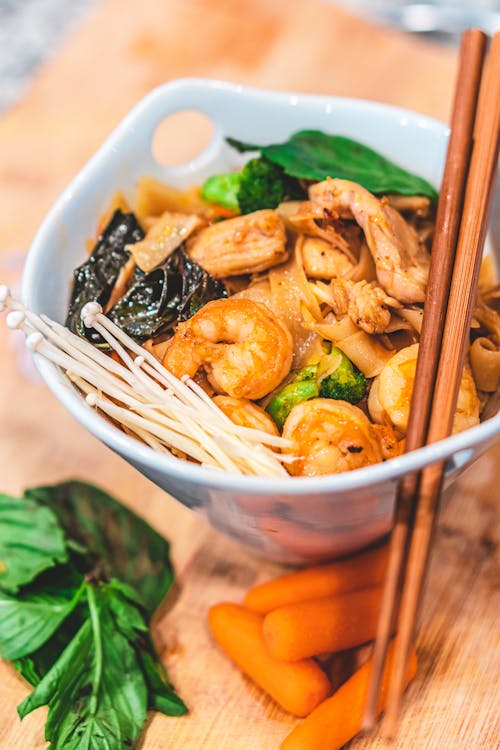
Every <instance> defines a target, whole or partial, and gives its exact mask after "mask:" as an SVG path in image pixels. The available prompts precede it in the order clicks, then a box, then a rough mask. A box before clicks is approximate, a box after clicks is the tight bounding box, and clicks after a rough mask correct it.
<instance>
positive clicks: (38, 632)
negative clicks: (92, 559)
mask: <svg viewBox="0 0 500 750" xmlns="http://www.w3.org/2000/svg"><path fill="white" fill-rule="evenodd" d="M83 590H84V586H83V585H82V586H80V587H79V588H77V589H76V590H69V591H68V590H65V589H58V588H57V587H52V590H51V589H50V588H49V589H48V588H46V587H45V586H41V587H40V586H35V587H31V589H29V590H27V591H21V592H20V593H18V594H17V596H15V597H14V596H10V595H9V594H4V593H2V592H0V657H1V658H3V659H20V658H21V657H23V656H26V655H28V654H31V653H32V652H33V651H36V650H37V649H38V648H40V647H41V646H42V645H43V644H44V643H45V642H46V641H47V640H48V639H49V638H50V637H51V636H52V635H53V634H54V632H55V631H56V630H57V629H58V628H59V626H60V625H61V624H62V623H63V622H64V620H66V618H67V617H68V615H70V614H71V612H72V611H73V610H74V609H75V607H76V605H77V604H78V602H79V600H80V598H81V596H82V593H83Z"/></svg>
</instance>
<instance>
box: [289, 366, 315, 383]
mask: <svg viewBox="0 0 500 750" xmlns="http://www.w3.org/2000/svg"><path fill="white" fill-rule="evenodd" d="M291 374H292V380H291V382H292V383H299V382H302V381H303V380H316V376H317V374H318V363H317V362H316V364H314V365H306V366H305V367H301V368H300V370H293V371H292V373H291Z"/></svg>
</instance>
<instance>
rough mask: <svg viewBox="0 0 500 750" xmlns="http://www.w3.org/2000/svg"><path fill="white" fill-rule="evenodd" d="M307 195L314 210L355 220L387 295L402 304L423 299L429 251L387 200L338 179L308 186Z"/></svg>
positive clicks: (354, 184)
mask: <svg viewBox="0 0 500 750" xmlns="http://www.w3.org/2000/svg"><path fill="white" fill-rule="evenodd" d="M309 197H310V199H311V202H312V203H313V204H315V206H316V207H317V209H318V210H326V211H329V212H330V213H331V214H332V215H337V216H338V217H339V218H341V219H352V218H354V219H355V221H356V222H357V223H358V224H359V226H360V227H361V228H362V230H363V232H364V234H365V238H366V242H367V244H368V247H369V248H370V252H371V253H372V255H373V260H374V261H375V268H376V272H377V278H378V280H379V282H380V284H381V286H382V287H383V288H384V289H385V290H386V291H387V293H388V294H390V295H391V296H393V297H395V298H396V299H398V300H399V301H400V302H403V303H412V302H423V301H424V299H425V290H426V286H427V277H428V274H429V262H430V256H429V253H428V252H427V250H426V248H425V247H423V246H422V245H421V244H420V243H419V240H418V235H417V233H416V231H415V230H414V229H413V227H411V226H410V225H409V224H407V223H406V221H405V220H404V219H403V217H402V216H401V214H399V213H398V212H397V211H396V210H395V209H394V208H392V207H391V206H390V205H389V204H388V202H387V200H384V199H382V200H379V199H378V198H376V197H375V196H374V195H372V194H371V193H370V192H368V190H365V189H364V188H363V187H361V185H358V184H357V183H355V182H350V181H349V180H339V179H328V180H324V181H323V182H318V183H316V184H315V185H312V186H311V187H310V188H309Z"/></svg>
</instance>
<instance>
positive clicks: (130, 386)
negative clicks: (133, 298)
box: [0, 285, 294, 477]
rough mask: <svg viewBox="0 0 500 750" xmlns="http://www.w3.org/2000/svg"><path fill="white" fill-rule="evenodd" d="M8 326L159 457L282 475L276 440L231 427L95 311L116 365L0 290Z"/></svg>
mask: <svg viewBox="0 0 500 750" xmlns="http://www.w3.org/2000/svg"><path fill="white" fill-rule="evenodd" d="M5 309H7V310H9V311H10V312H9V313H8V315H7V325H8V327H9V328H11V329H19V330H21V331H23V333H24V334H25V335H26V345H27V347H28V348H29V349H30V350H31V351H32V352H34V353H36V355H37V356H41V357H44V358H45V359H47V360H49V361H50V362H52V363H53V364H55V365H56V366H57V367H59V368H60V369H61V370H62V371H63V372H64V373H65V374H66V375H67V377H68V378H69V379H70V381H71V382H72V383H73V385H74V386H75V387H76V388H77V389H78V390H79V391H80V393H82V395H83V396H84V398H85V400H86V402H87V404H88V405H89V406H91V407H94V408H96V409H98V410H99V411H100V412H102V413H103V414H106V415H107V416H108V417H110V418H111V419H112V420H114V421H115V422H118V423H120V424H121V425H122V426H123V428H124V429H125V431H126V432H127V433H129V434H133V435H135V437H136V438H137V439H139V440H140V441H141V442H143V443H145V444H146V445H148V446H150V447H151V448H153V449H154V450H157V451H159V452H165V450H167V451H172V450H174V451H179V452H181V453H183V454H185V455H186V456H188V457H190V458H192V459H194V460H195V461H197V462H199V463H200V464H201V465H202V466H206V467H211V468H215V469H221V470H224V471H230V472H235V473H238V474H247V475H250V474H254V475H259V476H264V477H281V476H288V474H287V472H286V470H285V468H284V467H283V465H282V463H284V462H289V461H290V460H294V459H293V457H290V456H289V455H284V454H280V453H278V452H276V451H275V450H272V449H273V448H275V449H280V448H286V447H289V441H287V440H284V439H283V438H281V437H277V436H276V435H270V434H268V433H267V432H264V431H260V430H257V429H254V428H250V427H242V426H239V425H236V424H234V423H233V422H232V421H231V420H230V419H229V418H228V417H227V416H226V415H225V414H224V413H223V412H222V411H221V410H220V409H219V408H218V407H217V405H216V404H215V403H214V402H213V401H212V400H211V399H210V398H209V397H208V396H207V394H206V393H205V392H204V391H203V389H202V388H200V386H199V385H198V384H197V383H195V382H194V381H193V380H192V379H191V378H188V377H184V378H182V380H180V379H179V378H176V377H175V376H174V375H172V373H171V372H169V371H168V370H167V369H166V368H165V367H163V365H162V364H161V363H160V362H159V361H158V360H157V359H156V358H155V357H154V356H153V355H152V354H150V353H149V352H147V351H146V350H145V349H144V348H143V347H141V346H140V345H139V344H137V343H136V342H135V341H133V339H131V338H130V337H129V336H127V334H125V333H124V332H123V331H122V330H121V329H120V328H118V326H116V325H115V324H114V323H112V322H111V321H110V320H109V318H107V317H106V316H105V315H104V314H103V312H102V308H101V306H100V305H99V304H97V303H95V302H90V303H88V304H87V305H85V307H84V308H83V310H82V320H83V322H84V324H85V326H86V327H87V328H94V329H95V330H96V331H97V332H98V333H99V334H100V335H101V336H102V337H103V339H104V340H105V341H106V342H107V344H108V345H109V346H110V347H111V349H112V350H113V351H114V352H116V354H117V355H118V357H119V359H120V361H119V362H117V361H116V360H115V359H113V358H112V357H110V356H108V355H106V354H104V353H103V352H102V351H100V350H99V349H97V348H95V347H94V346H92V344H90V343H89V342H88V341H86V340H85V339H83V338H80V337H79V336H76V335H75V334H73V333H72V332H71V331H69V330H68V329H67V328H65V327H64V326H62V325H60V324H59V323H56V322H55V321H53V320H51V319H50V318H48V317H47V316H46V315H36V314H35V313H33V312H31V311H30V310H28V309H27V308H26V307H25V306H24V305H22V304H21V303H20V302H18V301H17V300H15V299H14V298H13V297H12V296H11V293H10V290H9V289H8V287H6V286H3V285H0V312H1V311H2V310H5Z"/></svg>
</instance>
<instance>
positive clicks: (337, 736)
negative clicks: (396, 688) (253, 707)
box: [281, 642, 417, 750]
mask: <svg viewBox="0 0 500 750" xmlns="http://www.w3.org/2000/svg"><path fill="white" fill-rule="evenodd" d="M393 658H394V642H393V643H391V644H390V645H389V649H388V652H387V662H386V667H385V670H384V676H383V678H382V683H381V690H380V699H379V704H378V708H377V712H378V713H381V712H382V711H383V710H384V709H385V707H386V705H387V696H388V692H389V677H390V673H391V669H392V661H393ZM371 668H372V660H371V659H369V660H368V661H367V662H366V664H363V666H362V667H361V668H360V669H358V670H357V672H355V673H354V674H353V675H352V677H350V678H349V679H348V680H347V682H344V684H343V685H342V686H341V687H340V688H339V689H338V690H337V691H336V692H335V693H334V694H333V695H332V696H331V697H330V698H327V699H326V700H325V701H323V703H321V704H320V705H319V706H318V707H317V708H315V709H314V711H313V712H312V713H311V714H309V716H308V717H307V718H306V719H304V721H302V722H301V723H300V724H298V725H297V726H296V727H295V728H294V729H293V730H292V731H291V733H290V734H289V735H288V736H287V737H286V738H285V740H284V741H283V743H282V744H281V750H318V749H319V748H321V750H339V748H341V747H343V745H345V743H346V742H349V740H350V739H352V738H353V737H354V736H355V735H356V734H357V733H358V732H359V731H360V730H361V724H362V720H363V711H364V707H365V700H366V693H367V690H368V682H369V677H370V672H371ZM416 671H417V657H416V654H415V652H414V651H413V652H412V654H411V655H410V661H409V664H408V671H407V673H406V684H407V685H408V683H409V682H411V680H412V679H413V677H414V676H415V672H416Z"/></svg>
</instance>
